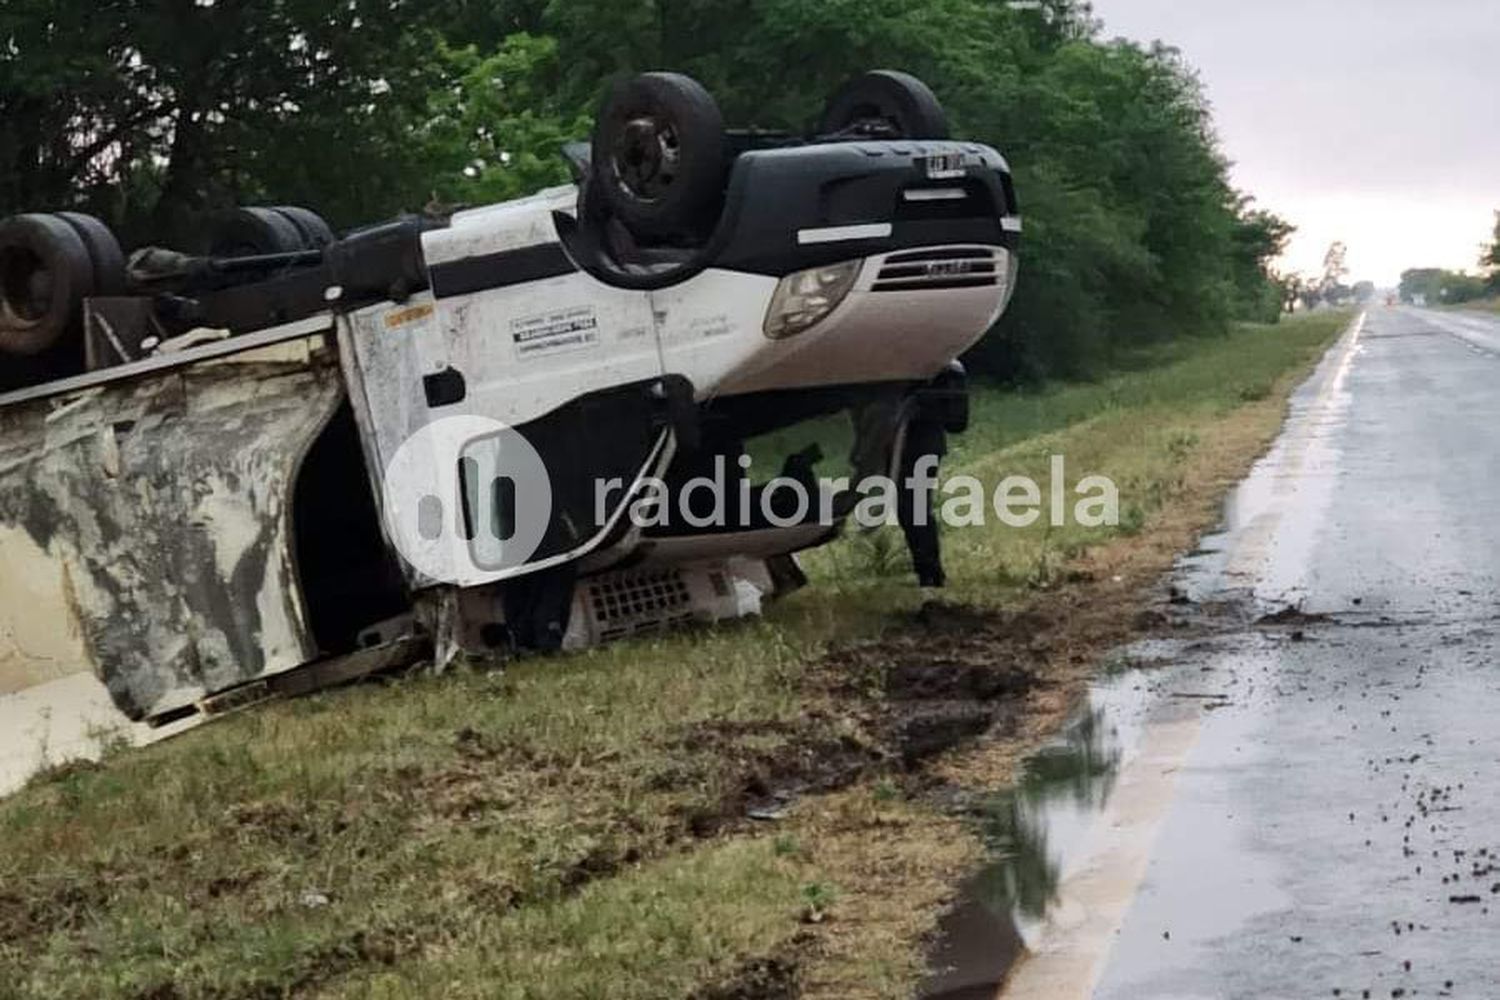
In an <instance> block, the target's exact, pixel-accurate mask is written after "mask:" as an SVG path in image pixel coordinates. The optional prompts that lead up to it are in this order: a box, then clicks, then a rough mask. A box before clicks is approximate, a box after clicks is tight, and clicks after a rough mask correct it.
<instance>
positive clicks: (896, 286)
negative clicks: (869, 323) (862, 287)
mask: <svg viewBox="0 0 1500 1000" xmlns="http://www.w3.org/2000/svg"><path fill="white" fill-rule="evenodd" d="M998 281H999V275H998V274H997V273H996V270H995V252H994V251H993V250H986V249H984V248H982V247H973V248H963V249H951V250H910V251H907V252H905V253H893V254H891V255H890V256H889V257H887V258H886V259H885V263H884V264H883V265H881V268H880V274H878V275H877V276H876V278H875V284H874V285H873V286H872V287H871V289H870V290H871V291H875V292H910V291H922V290H933V289H940V288H984V287H986V286H989V285H994V284H996V283H997V282H998Z"/></svg>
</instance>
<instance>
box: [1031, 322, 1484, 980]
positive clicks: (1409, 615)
mask: <svg viewBox="0 0 1500 1000" xmlns="http://www.w3.org/2000/svg"><path fill="white" fill-rule="evenodd" d="M1203 548H1204V550H1205V551H1202V552H1200V553H1199V554H1197V555H1196V556H1195V557H1194V558H1192V559H1189V560H1187V561H1186V562H1185V563H1184V565H1183V567H1182V569H1181V572H1180V574H1179V587H1180V588H1182V591H1183V592H1184V593H1185V596H1186V597H1187V598H1190V601H1185V602H1182V603H1180V604H1179V605H1178V607H1179V608H1180V610H1181V611H1182V612H1183V613H1184V614H1185V615H1187V616H1188V617H1189V618H1191V617H1193V616H1194V615H1196V616H1197V617H1198V618H1199V619H1201V621H1202V622H1203V623H1205V628H1204V629H1203V631H1202V633H1201V634H1200V637H1199V638H1196V639H1194V640H1192V641H1183V642H1182V643H1180V645H1179V646H1178V647H1177V648H1175V649H1174V648H1172V645H1171V642H1170V641H1169V642H1168V643H1167V644H1165V646H1164V647H1162V648H1166V649H1167V650H1168V653H1169V659H1170V660H1171V661H1172V663H1173V665H1172V666H1169V667H1167V668H1165V669H1157V670H1153V671H1147V672H1142V673H1140V674H1136V675H1134V676H1135V678H1136V679H1135V680H1134V681H1126V682H1119V681H1117V682H1114V685H1113V686H1114V688H1115V690H1116V692H1118V690H1119V689H1120V688H1121V687H1122V683H1123V686H1128V687H1131V688H1133V689H1134V690H1135V691H1137V692H1138V694H1139V695H1140V696H1139V697H1134V698H1127V699H1121V698H1120V697H1118V695H1117V694H1115V695H1108V696H1107V697H1104V698H1103V699H1102V702H1101V701H1100V699H1099V698H1098V697H1096V703H1102V704H1103V706H1104V708H1103V709H1100V710H1101V711H1103V712H1105V716H1106V717H1105V722H1104V725H1105V726H1106V727H1107V729H1108V731H1109V732H1111V733H1113V732H1116V731H1117V730H1118V729H1119V728H1120V726H1121V725H1123V724H1124V723H1125V722H1127V721H1128V723H1129V725H1128V726H1126V728H1128V729H1129V730H1130V731H1131V732H1132V733H1135V734H1136V735H1133V736H1132V737H1131V743H1132V744H1133V745H1134V746H1135V748H1136V749H1134V750H1131V749H1130V748H1126V750H1125V751H1124V752H1123V753H1121V754H1117V756H1121V757H1122V763H1119V764H1117V765H1115V771H1114V773H1113V776H1112V778H1111V782H1110V785H1109V786H1108V787H1109V789H1110V791H1109V794H1107V795H1101V796H1098V798H1099V799H1100V800H1101V801H1103V800H1106V799H1107V800H1108V804H1107V805H1104V806H1101V810H1100V811H1099V813H1098V815H1097V820H1096V823H1095V829H1094V831H1093V833H1092V835H1091V837H1090V838H1084V839H1085V840H1086V841H1087V844H1086V846H1084V847H1083V848H1080V849H1079V850H1078V851H1075V852H1074V854H1073V856H1071V857H1060V858H1059V857H1054V858H1053V864H1054V866H1055V867H1056V868H1057V869H1058V870H1057V871H1056V872H1055V876H1056V890H1055V898H1054V900H1053V903H1052V905H1051V908H1050V915H1049V916H1048V917H1047V918H1046V919H1045V920H1044V921H1043V922H1042V925H1041V926H1039V927H1038V928H1037V929H1036V930H1035V932H1034V933H1033V934H1030V935H1028V942H1027V943H1028V945H1029V946H1030V948H1031V951H1032V954H1031V956H1030V957H1029V958H1026V959H1023V960H1022V961H1021V962H1020V963H1019V965H1018V967H1017V968H1016V969H1015V970H1014V971H1013V973H1012V978H1011V983H1010V986H1009V988H1007V989H1006V990H1005V991H1004V992H1003V995H1004V996H1006V997H1010V998H1018V997H1021V998H1030V997H1046V998H1048V1000H1059V998H1063V997H1069V996H1079V997H1085V996H1093V997H1097V998H1103V1000H1155V998H1174V1000H1175V998H1183V1000H1186V998H1193V1000H1198V998H1210V997H1214V998H1218V997H1225V998H1298V997H1354V998H1362V997H1375V998H1395V997H1437V996H1452V997H1473V998H1500V317H1496V318H1488V317H1482V316H1470V315H1456V314H1447V313H1436V312H1429V311H1417V310H1404V309H1385V308H1375V309H1372V310H1371V311H1370V312H1369V313H1368V315H1367V318H1366V322H1365V323H1364V325H1363V327H1362V329H1360V330H1359V331H1358V333H1357V335H1346V337H1345V339H1344V340H1343V341H1342V342H1341V343H1340V344H1339V345H1337V346H1336V347H1335V348H1334V349H1333V350H1332V351H1331V352H1330V354H1329V356H1328V357H1327V358H1326V359H1325V361H1324V363H1323V365H1322V366H1321V368H1320V369H1319V371H1318V373H1317V374H1316V375H1315V376H1314V377H1313V379H1312V380H1310V381H1309V383H1308V384H1307V385H1305V386H1304V387H1303V388H1302V389H1301V390H1300V391H1299V393H1298V394H1297V397H1296V398H1295V400H1294V405H1293V416H1292V418H1291V420H1290V421H1289V423H1288V427H1287V430H1286V432H1285V433H1284V435H1283V438H1282V440H1281V441H1280V442H1279V443H1278V445H1277V447H1276V449H1275V450H1274V451H1273V452H1272V454H1271V455H1269V456H1268V457H1267V459H1266V460H1264V461H1263V462H1262V463H1261V464H1260V465H1259V466H1258V467H1257V469H1256V471H1255V472H1254V473H1253V474H1252V476H1251V478H1250V479H1249V480H1247V482H1246V483H1245V484H1244V485H1243V486H1242V487H1241V488H1240V490H1239V491H1238V493H1237V494H1236V495H1235V498H1234V500H1233V501H1232V503H1231V505H1230V508H1229V511H1228V527H1227V530H1226V531H1225V532H1224V533H1222V534H1221V535H1218V536H1215V537H1212V538H1210V539H1207V540H1206V541H1205V543H1204V547H1203ZM1287 608H1293V609H1298V610H1299V611H1300V612H1301V614H1302V615H1305V616H1306V617H1299V616H1298V615H1293V614H1288V613H1284V614H1283V616H1282V618H1281V619H1280V620H1272V621H1265V620H1260V619H1261V618H1262V616H1264V615H1267V614H1269V613H1272V612H1275V611H1277V610H1283V611H1284V609H1287ZM1322 616H1327V618H1326V619H1325V618H1323V617H1322ZM1184 631H1186V630H1184ZM1106 694H1107V692H1106ZM1121 704H1123V705H1124V706H1125V707H1124V708H1118V707H1116V708H1111V707H1110V706H1111V705H1116V706H1118V705H1121ZM1110 711H1114V712H1116V714H1117V715H1118V714H1119V713H1120V712H1129V713H1133V714H1132V715H1131V718H1130V719H1129V720H1126V719H1124V717H1123V716H1119V717H1118V718H1116V719H1114V721H1112V722H1111V721H1109V719H1108V717H1107V716H1108V713H1109V712H1110ZM1140 733H1144V734H1145V735H1144V736H1141V735H1139V734H1140ZM1152 733H1157V734H1159V736H1160V738H1159V739H1155V740H1154V741H1153V737H1152ZM1141 747H1145V748H1146V749H1145V750H1142V749H1140V748H1141ZM1074 798H1075V799H1076V796H1075V797H1074ZM1047 813H1048V810H1047V809H1046V808H1042V809H1040V810H1039V813H1038V816H1039V818H1038V820H1037V822H1039V823H1041V824H1042V825H1043V826H1045V825H1046V823H1047V822H1048V821H1047ZM1074 825H1076V824H1074ZM1074 839H1075V840H1077V839H1078V838H1074Z"/></svg>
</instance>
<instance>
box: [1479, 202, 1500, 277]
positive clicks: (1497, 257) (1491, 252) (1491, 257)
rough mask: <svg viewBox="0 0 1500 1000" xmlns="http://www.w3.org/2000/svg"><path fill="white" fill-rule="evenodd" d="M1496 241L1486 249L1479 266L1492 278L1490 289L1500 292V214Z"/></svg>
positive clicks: (1496, 215) (1497, 222) (1496, 225)
mask: <svg viewBox="0 0 1500 1000" xmlns="http://www.w3.org/2000/svg"><path fill="white" fill-rule="evenodd" d="M1494 237H1495V241H1494V242H1493V243H1491V244H1490V245H1489V246H1487V247H1485V248H1484V252H1483V254H1482V255H1481V256H1480V258H1479V266H1480V267H1482V268H1484V269H1485V272H1486V273H1487V274H1488V275H1489V276H1490V289H1491V290H1492V291H1495V292H1500V212H1496V213H1495V230H1494Z"/></svg>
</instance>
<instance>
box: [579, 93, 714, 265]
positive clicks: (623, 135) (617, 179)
mask: <svg viewBox="0 0 1500 1000" xmlns="http://www.w3.org/2000/svg"><path fill="white" fill-rule="evenodd" d="M592 161H593V176H592V179H591V183H593V184H595V185H597V188H598V193H599V194H600V196H601V197H602V198H603V199H604V202H605V204H606V205H607V207H608V208H609V209H610V210H611V211H612V212H613V214H614V215H615V216H616V217H617V218H618V219H619V220H620V221H621V222H623V223H624V224H625V225H626V226H627V227H629V229H630V230H631V231H632V232H634V233H636V234H638V235H640V236H646V237H664V238H670V237H674V236H683V235H693V234H700V233H702V232H704V231H705V230H707V229H708V228H710V227H711V226H712V224H713V222H714V220H715V219H717V218H718V215H719V211H720V208H721V206H722V203H723V199H724V177H725V158H724V117H723V115H721V114H720V113H719V106H718V104H717V103H716V102H715V101H714V99H713V96H712V95H710V94H709V92H708V91H707V90H704V89H703V85H702V84H700V83H698V81H696V80H694V79H692V78H691V77H687V76H683V75H682V74H680V73H643V74H641V75H640V76H637V77H635V78H633V79H630V80H627V81H625V82H624V83H622V84H620V85H619V86H617V87H615V89H614V90H613V91H612V92H611V93H610V95H609V97H608V98H607V99H606V100H605V102H604V106H603V107H602V108H601V109H600V111H599V119H598V122H597V123H596V124H595V126H594V143H593V153H592Z"/></svg>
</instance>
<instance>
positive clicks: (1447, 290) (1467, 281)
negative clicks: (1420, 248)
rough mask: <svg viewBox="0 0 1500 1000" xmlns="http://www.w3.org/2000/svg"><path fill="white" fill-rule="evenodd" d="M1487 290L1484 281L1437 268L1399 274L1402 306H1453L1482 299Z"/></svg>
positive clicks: (1477, 276)
mask: <svg viewBox="0 0 1500 1000" xmlns="http://www.w3.org/2000/svg"><path fill="white" fill-rule="evenodd" d="M1487 290H1488V288H1487V285H1486V283H1485V280H1484V278H1482V277H1480V276H1479V275H1475V274H1467V273H1465V272H1463V271H1447V270H1444V269H1443V268H1440V267H1414V268H1411V269H1410V270H1407V271H1403V272H1401V287H1400V295H1401V301H1402V302H1416V301H1418V300H1421V301H1423V302H1425V303H1426V304H1427V305H1432V306H1435V305H1441V304H1445V303H1446V304H1449V305H1453V304H1457V303H1460V302H1472V301H1473V300H1474V299H1478V298H1482V297H1483V296H1484V295H1485V294H1486V292H1487Z"/></svg>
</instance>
